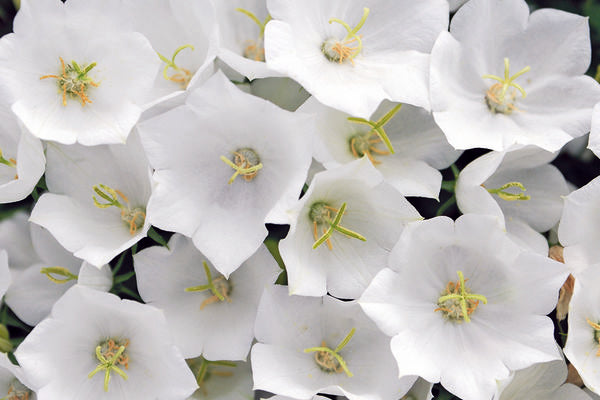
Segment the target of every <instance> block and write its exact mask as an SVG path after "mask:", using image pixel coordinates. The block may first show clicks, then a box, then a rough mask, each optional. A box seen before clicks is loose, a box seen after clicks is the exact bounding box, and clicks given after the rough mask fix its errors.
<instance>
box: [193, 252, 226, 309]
mask: <svg viewBox="0 0 600 400" xmlns="http://www.w3.org/2000/svg"><path fill="white" fill-rule="evenodd" d="M202 265H203V267H204V273H205V274H206V280H207V281H208V284H206V285H199V286H192V287H189V288H185V290H184V291H186V292H203V291H205V290H210V292H211V293H212V296H210V297H208V298H206V299H205V300H204V301H203V302H202V304H200V309H201V310H202V309H204V307H206V306H207V305H209V304H213V303H216V302H218V301H227V302H228V303H231V298H230V297H229V296H230V295H231V292H232V291H233V286H232V285H231V282H230V281H229V280H227V279H225V277H224V276H223V275H221V276H219V277H218V278H216V279H213V278H212V274H211V272H210V268H209V267H208V263H207V262H206V261H203V262H202Z"/></svg>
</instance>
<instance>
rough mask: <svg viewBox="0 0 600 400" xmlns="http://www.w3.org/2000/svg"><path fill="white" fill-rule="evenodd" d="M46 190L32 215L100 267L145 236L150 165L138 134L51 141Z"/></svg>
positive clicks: (37, 222) (70, 248)
mask: <svg viewBox="0 0 600 400" xmlns="http://www.w3.org/2000/svg"><path fill="white" fill-rule="evenodd" d="M46 156H47V157H48V162H47V168H46V184H47V186H48V189H49V191H50V193H44V194H43V195H42V196H41V197H40V199H39V200H38V202H37V203H36V205H35V207H34V208H33V211H32V212H31V218H30V221H31V222H34V223H36V224H38V225H41V226H43V227H45V228H46V229H48V230H49V231H50V233H52V235H53V236H54V237H55V238H56V240H58V242H59V243H60V244H61V245H62V246H64V247H65V248H66V249H67V250H69V251H70V252H72V253H74V255H75V257H79V258H82V259H84V260H86V261H87V262H89V263H90V264H93V265H95V266H97V267H100V266H102V265H103V264H106V263H108V262H109V261H110V260H111V259H112V258H113V257H115V256H117V255H118V254H119V253H121V252H122V251H124V250H126V249H128V248H129V247H131V246H132V245H133V244H135V243H137V242H138V241H139V240H140V239H141V238H143V237H145V236H146V232H147V231H148V229H149V227H150V223H149V222H148V218H146V204H147V203H148V199H149V198H150V191H151V187H150V168H149V166H148V161H147V160H146V157H145V155H144V151H143V149H142V146H141V144H140V143H139V137H138V135H131V136H130V137H129V139H128V141H127V144H126V145H125V144H116V145H105V146H95V147H84V146H80V145H72V146H64V145H59V144H48V150H47V154H46Z"/></svg>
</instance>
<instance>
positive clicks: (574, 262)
mask: <svg viewBox="0 0 600 400" xmlns="http://www.w3.org/2000/svg"><path fill="white" fill-rule="evenodd" d="M598 226H600V177H597V178H595V179H593V180H592V181H591V182H589V183H588V184H587V185H585V186H583V187H581V188H579V189H577V190H575V191H573V192H571V193H570V194H569V195H568V196H567V197H565V205H564V208H563V213H562V217H561V219H560V225H559V226H558V238H559V240H560V243H561V245H562V246H564V248H565V249H564V259H565V263H566V264H567V266H568V267H569V269H570V270H571V273H572V274H573V275H575V276H577V275H578V274H579V273H581V272H582V271H584V270H585V269H587V268H588V267H590V266H592V265H594V266H595V265H596V264H599V263H600V248H599V247H598V241H599V240H600V231H598Z"/></svg>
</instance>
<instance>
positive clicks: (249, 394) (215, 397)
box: [187, 357, 254, 400]
mask: <svg viewBox="0 0 600 400" xmlns="http://www.w3.org/2000/svg"><path fill="white" fill-rule="evenodd" d="M187 363H188V365H189V366H190V368H191V369H192V372H193V373H194V376H196V381H197V382H198V385H199V386H200V388H199V389H198V390H196V392H194V394H193V395H192V396H190V397H189V398H188V400H207V399H210V400H250V399H254V391H253V389H252V385H253V383H252V369H251V368H250V362H244V361H236V362H233V361H209V360H206V359H204V358H202V357H199V358H196V359H193V360H187Z"/></svg>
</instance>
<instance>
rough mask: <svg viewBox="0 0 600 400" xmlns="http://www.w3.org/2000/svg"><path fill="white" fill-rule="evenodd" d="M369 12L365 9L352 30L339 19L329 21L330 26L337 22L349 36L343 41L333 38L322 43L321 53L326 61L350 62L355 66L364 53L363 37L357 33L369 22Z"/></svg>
mask: <svg viewBox="0 0 600 400" xmlns="http://www.w3.org/2000/svg"><path fill="white" fill-rule="evenodd" d="M369 12H370V10H369V9H368V8H366V7H365V8H363V15H362V18H361V19H360V21H359V22H358V24H356V26H355V27H354V28H350V25H348V24H347V23H346V22H344V21H342V20H341V19H338V18H331V19H330V20H329V23H330V24H332V23H334V22H335V23H337V24H340V25H342V26H343V27H344V29H346V32H347V34H346V36H345V37H344V38H343V39H342V40H339V39H338V38H335V37H331V38H328V39H326V40H325V41H323V43H321V52H322V53H323V55H324V56H325V58H326V59H328V60H329V61H331V62H336V63H339V64H343V63H344V62H346V61H350V63H351V64H352V65H354V58H356V56H358V55H359V54H360V53H361V52H362V48H363V43H362V37H361V35H358V34H357V33H358V31H359V30H360V29H361V28H362V27H363V25H364V24H365V22H366V21H367V17H368V16H369Z"/></svg>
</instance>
